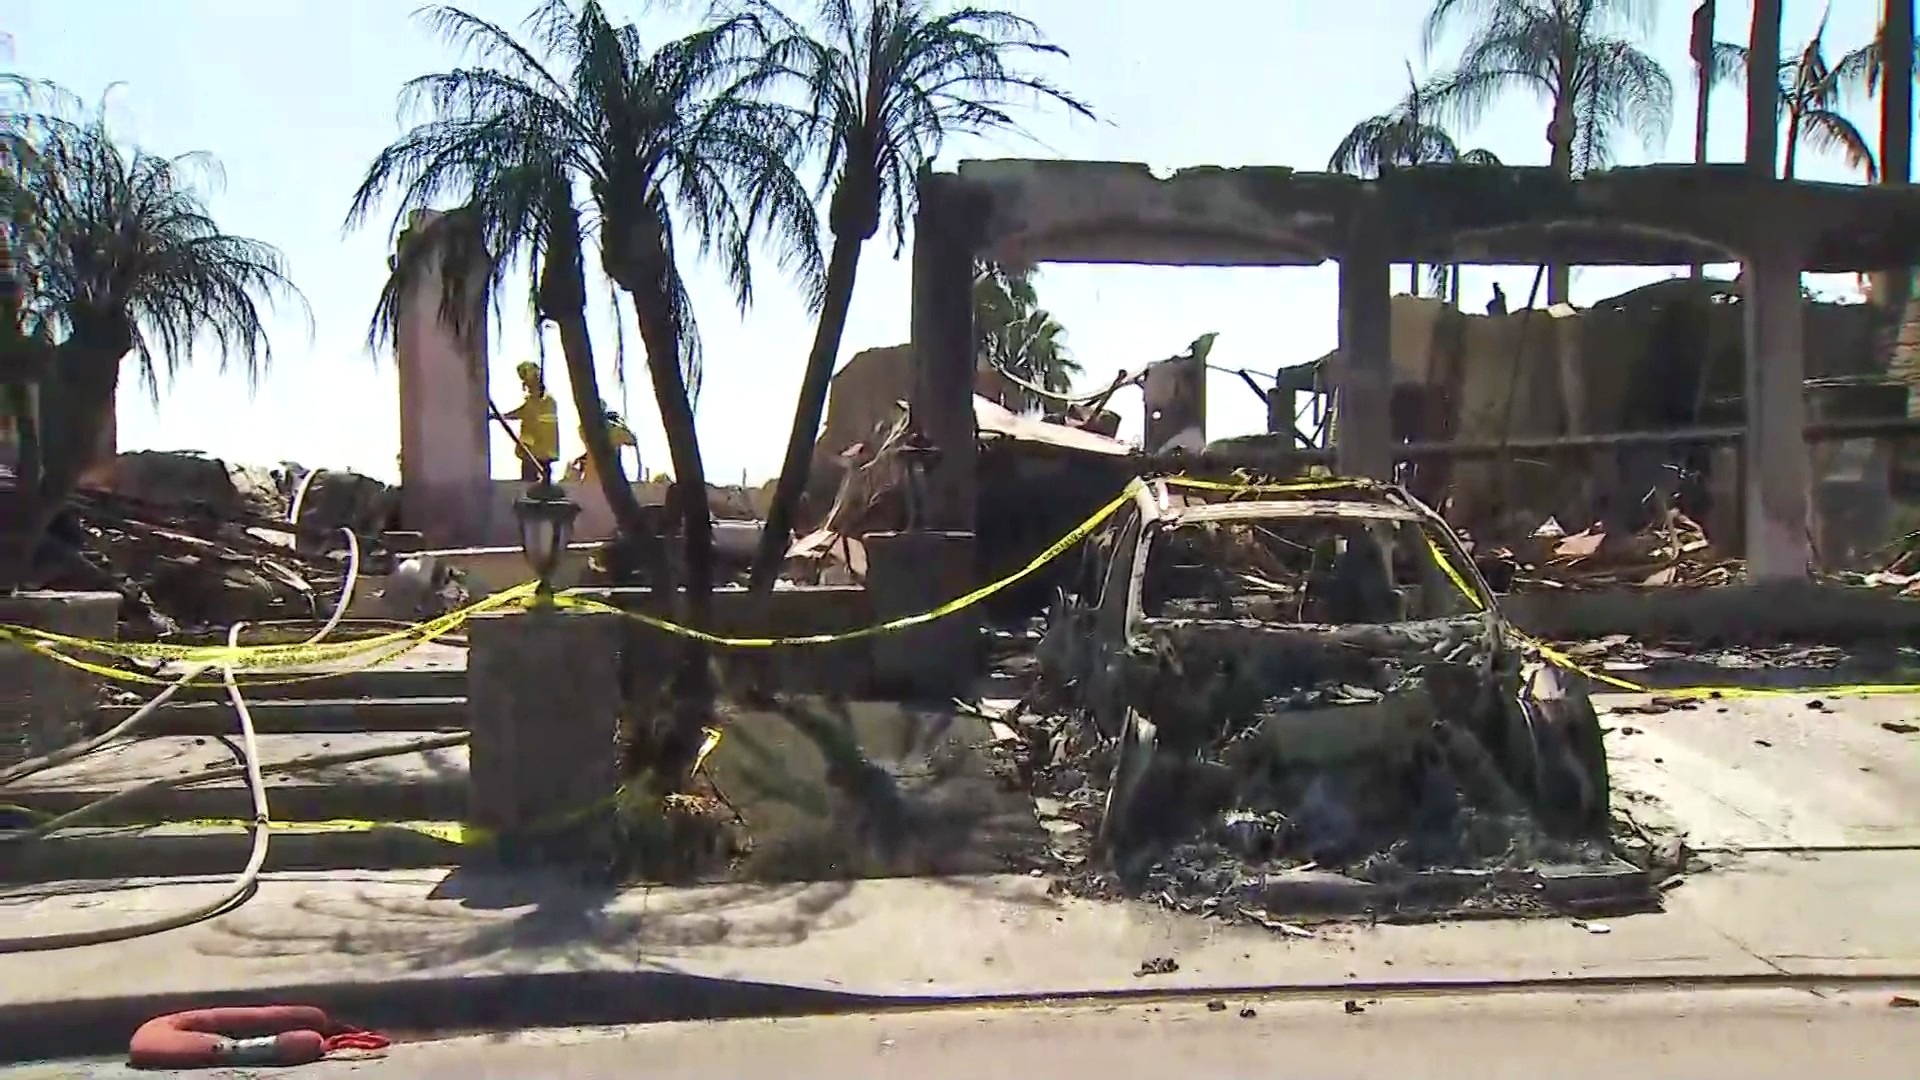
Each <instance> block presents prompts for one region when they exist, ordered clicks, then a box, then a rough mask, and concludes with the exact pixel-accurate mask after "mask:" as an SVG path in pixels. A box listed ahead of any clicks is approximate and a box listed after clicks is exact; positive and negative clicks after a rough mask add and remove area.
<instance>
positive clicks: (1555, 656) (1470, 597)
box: [1426, 533, 1920, 699]
mask: <svg viewBox="0 0 1920 1080" xmlns="http://www.w3.org/2000/svg"><path fill="white" fill-rule="evenodd" d="M1426 541H1427V550H1429V551H1430V552H1432V553H1433V558H1434V561H1435V562H1437V563H1439V564H1440V569H1441V571H1442V572H1443V573H1445V574H1446V575H1447V578H1448V579H1449V580H1451V581H1452V582H1453V584H1454V587H1455V588H1457V589H1459V590H1460V595H1462V596H1464V597H1466V598H1467V601H1468V602H1469V603H1471V604H1472V605H1473V606H1474V609H1475V610H1477V611H1484V610H1485V609H1486V605H1485V604H1484V603H1482V602H1481V600H1480V597H1479V594H1477V593H1476V592H1474V590H1473V587H1472V586H1470V585H1469V584H1468V583H1467V579H1466V577H1465V576H1464V575H1463V574H1461V572H1460V570H1459V568H1458V567H1456V566H1454V565H1453V560H1452V559H1449V558H1447V553H1446V552H1445V551H1444V550H1442V549H1441V547H1440V544H1439V542H1438V541H1436V540H1435V539H1434V538H1433V535H1432V534H1431V533H1427V534H1426ZM1507 633H1509V634H1510V635H1512V636H1513V639H1514V640H1515V641H1517V642H1519V644H1520V645H1521V647H1523V648H1525V649H1528V650H1530V651H1532V652H1534V653H1536V654H1538V655H1539V657H1540V658H1541V659H1542V660H1545V661H1547V662H1548V663H1550V664H1552V665H1553V666H1555V667H1558V668H1563V669H1565V670H1567V671H1571V672H1573V673H1574V674H1576V675H1583V676H1585V677H1587V678H1589V679H1592V680H1593V681H1594V682H1597V683H1600V684H1602V685H1604V686H1611V687H1613V688H1614V689H1616V690H1621V691H1625V692H1627V693H1630V694H1654V695H1658V696H1660V697H1670V698H1686V699H1699V698H1782V697H1805V696H1806V695H1807V694H1809V693H1823V694H1854V695H1859V696H1871V695H1882V694H1920V683H1843V684H1839V685H1832V686H1813V687H1795V688H1781V687H1762V686H1680V687H1656V686H1647V685H1645V684H1643V683H1637V682H1634V681H1633V680H1631V679H1622V678H1620V677H1619V676H1617V675H1609V674H1607V673H1606V672H1604V671H1600V670H1597V669H1595V668H1591V667H1588V666H1586V665H1585V664H1582V663H1580V662H1579V661H1577V660H1575V659H1574V658H1573V657H1571V656H1568V655H1567V654H1566V653H1564V652H1561V651H1560V650H1558V649H1556V648H1554V647H1553V646H1551V645H1548V644H1547V643H1546V642H1544V641H1541V640H1540V639H1539V638H1536V637H1534V636H1533V635H1531V634H1528V633H1527V632H1525V631H1524V630H1521V629H1520V628H1519V627H1517V626H1513V625H1512V624H1508V626H1507Z"/></svg>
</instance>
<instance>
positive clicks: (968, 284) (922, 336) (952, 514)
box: [912, 173, 979, 532]
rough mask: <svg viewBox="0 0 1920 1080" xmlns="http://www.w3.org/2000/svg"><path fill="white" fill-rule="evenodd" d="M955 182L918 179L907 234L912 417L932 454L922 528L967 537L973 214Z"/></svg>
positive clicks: (973, 460) (972, 497)
mask: <svg viewBox="0 0 1920 1080" xmlns="http://www.w3.org/2000/svg"><path fill="white" fill-rule="evenodd" d="M965 196H966V192H965V190H964V189H963V188H961V187H960V181H959V178H958V177H955V176H952V175H948V174H941V173H926V174H923V175H922V176H921V179H920V211H919V214H918V215H917V216H916V217H915V219H914V233H913V324H912V333H913V365H914V379H913V418H914V420H915V422H917V423H918V424H919V426H920V431H921V433H922V434H924V435H926V437H927V438H928V439H929V440H931V441H932V443H933V445H934V446H936V447H938V448H939V450H940V460H939V462H938V463H936V464H935V465H934V467H933V468H931V469H929V470H928V471H927V505H926V507H925V508H924V511H923V512H924V514H925V520H924V521H923V522H922V524H924V525H925V526H926V527H927V528H929V529H935V530H941V531H947V532H972V531H973V526H974V512H975V501H976V498H977V494H976V493H977V484H978V482H979V481H978V478H977V475H976V474H977V470H978V467H979V462H978V451H977V446H978V441H979V434H978V430H977V428H976V427H975V421H974V415H973V392H974V373H975V370H976V368H977V365H978V361H977V359H976V358H975V356H974V343H973V256H974V250H973V237H974V233H975V229H974V215H973V213H972V208H971V207H970V206H969V205H968V200H967V199H966V197H965Z"/></svg>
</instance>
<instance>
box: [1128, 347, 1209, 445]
mask: <svg viewBox="0 0 1920 1080" xmlns="http://www.w3.org/2000/svg"><path fill="white" fill-rule="evenodd" d="M1140 389H1141V396H1142V397H1143V398H1144V399H1145V402H1144V410H1145V414H1146V415H1145V425H1144V427H1145V433H1144V437H1143V440H1142V441H1143V443H1144V446H1143V449H1145V450H1146V452H1147V453H1149V454H1158V453H1163V452H1165V451H1168V450H1186V451H1188V452H1190V453H1195V454H1197V453H1199V452H1200V451H1202V450H1205V449H1206V448H1207V361H1206V357H1205V356H1202V355H1198V354H1195V353H1188V354H1187V355H1185V356H1176V357H1173V358H1172V359H1170V360H1161V361H1159V362H1158V363H1155V364H1152V365H1149V366H1148V368H1147V377H1146V381H1145V382H1144V384H1143V385H1142V386H1141V388H1140Z"/></svg>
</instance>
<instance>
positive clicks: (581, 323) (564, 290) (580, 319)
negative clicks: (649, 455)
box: [539, 193, 647, 545]
mask: <svg viewBox="0 0 1920 1080" xmlns="http://www.w3.org/2000/svg"><path fill="white" fill-rule="evenodd" d="M569 194H570V193H569ZM553 220H554V227H553V235H551V236H550V237H548V241H547V251H546V257H545V259H544V260H543V262H542V265H541V267H540V301H539V302H540V316H541V318H543V319H545V320H547V321H549V322H551V323H553V325H554V328H555V329H556V330H558V331H559V333H560V351H561V353H562V354H563V355H564V356H565V357H566V361H567V384H568V386H569V387H570V388H571V389H572V392H573V408H574V411H575V412H577V413H579V415H580V437H581V440H582V441H583V442H585V443H586V444H587V458H588V460H590V461H592V462H593V470H594V473H595V474H596V475H597V476H598V478H599V484H600V493H601V495H602V496H604V497H605V498H606V500H607V508H608V509H610V510H612V511H613V519H614V521H615V522H616V523H617V524H618V526H619V529H620V534H621V536H622V538H623V539H625V540H626V541H628V542H629V543H632V544H635V545H642V544H645V543H646V539H647V538H646V535H645V534H646V528H647V526H646V518H645V515H644V514H642V512H641V510H640V500H638V499H636V498H635V497H634V494H633V485H632V484H630V483H628V482H627V475H626V471H625V470H624V468H623V467H622V465H621V462H620V451H619V450H618V448H616V447H615V446H614V445H613V438H612V436H611V435H609V434H608V432H607V417H606V408H605V407H604V406H603V405H602V404H601V400H602V399H601V396H600V374H599V371H598V370H597V369H596V368H595V367H594V364H593V338H592V337H591V336H590V335H589V334H588V333H587V282H586V273H585V270H584V269H583V267H582V265H581V252H580V215H579V211H578V210H577V209H575V208H574V207H573V205H572V202H571V199H570V198H569V199H568V201H567V203H566V205H565V206H564V207H562V208H558V209H557V211H556V213H555V214H554V217H553Z"/></svg>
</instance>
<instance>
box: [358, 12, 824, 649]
mask: <svg viewBox="0 0 1920 1080" xmlns="http://www.w3.org/2000/svg"><path fill="white" fill-rule="evenodd" d="M423 15H424V18H425V20H426V22H427V23H428V25H429V26H430V27H431V28H432V29H433V30H435V31H436V32H437V33H439V34H440V35H441V36H442V37H443V38H445V39H446V40H448V41H450V42H452V43H453V44H456V45H458V46H460V47H462V48H463V49H465V50H467V51H468V52H469V53H470V54H472V55H473V56H474V57H475V58H476V59H477V60H478V63H477V64H476V65H475V66H470V67H462V68H458V69H455V70H452V71H447V72H442V73H439V74H433V75H425V76H421V77H420V78H417V79H414V80H412V81H411V82H409V83H408V84H407V86H406V87H405V89H404V90H403V91H402V95H401V97H402V103H403V107H404V108H407V109H410V110H421V111H425V112H426V113H428V114H429V118H428V119H426V120H425V121H423V122H422V123H420V124H419V125H418V126H416V127H414V128H413V129H412V130H410V131H408V132H407V133H406V134H404V135H402V136H401V137H400V138H399V139H398V140H397V141H395V142H394V143H393V144H392V145H391V146H389V147H387V148H386V149H385V150H383V151H382V152H381V153H380V155H379V157H377V158H376V159H375V160H374V162H373V164H372V165H371V166H369V167H368V170H367V175H366V177H365V179H364V180H363V181H362V182H361V185H360V189H359V190H358V191H357V192H356V193H355V195H354V198H353V204H352V208H351V209H350V210H349V212H348V218H347V220H348V223H349V225H353V224H357V223H359V222H361V221H363V220H364V219H365V218H366V217H367V216H368V215H369V214H371V213H372V211H373V208H374V207H375V205H376V204H377V203H378V202H379V201H380V199H381V197H382V196H383V195H385V194H386V193H388V192H389V191H395V190H397V191H398V192H399V193H400V196H401V198H400V202H401V206H400V209H399V213H398V215H397V216H396V226H397V224H398V222H399V221H400V220H404V218H405V216H406V215H407V213H408V212H409V211H410V210H412V209H415V208H419V207H425V206H428V205H430V204H431V203H432V202H433V201H435V200H436V199H440V198H445V197H449V196H450V197H453V198H456V199H458V200H460V201H461V203H462V204H463V205H464V206H465V208H466V214H467V215H468V216H469V217H470V218H471V219H472V220H473V221H474V222H475V223H476V224H477V227H478V229H479V234H480V237H481V239H482V240H483V241H484V243H485V244H486V246H487V247H488V248H490V249H491V250H492V251H494V252H497V253H498V257H497V258H496V259H495V261H494V263H493V273H492V279H491V281H490V283H489V284H490V287H497V286H498V285H499V284H500V283H501V281H502V279H503V278H504V276H505V275H506V274H507V273H508V272H509V271H510V270H511V269H512V268H513V267H514V266H516V265H518V263H519V262H520V261H522V260H524V261H525V263H526V264H527V265H528V266H529V267H530V268H531V269H532V270H533V273H532V274H531V275H530V283H531V290H532V291H531V296H530V300H531V303H532V306H533V309H534V311H535V312H536V314H537V316H538V317H539V319H540V320H541V321H543V322H550V323H552V324H553V325H554V326H555V327H556V329H557V330H558V331H559V337H560V342H561V349H562V351H563V353H564V354H565V357H566V363H567V373H568V376H569V378H570V381H571V383H572V389H573V400H574V405H575V409H576V411H577V412H578V414H579V416H580V418H581V430H582V435H583V437H584V438H585V441H586V444H587V454H588V456H589V457H590V458H591V460H592V461H593V463H594V469H595V472H596V473H597V474H598V476H599V477H600V483H601V485H602V489H603V491H604V493H605V494H606V496H607V500H608V503H609V505H610V506H611V507H612V508H613V510H614V512H615V515H616V517H617V519H618V520H619V522H620V525H621V529H622V531H623V532H624V533H626V534H627V535H628V536H629V537H630V538H634V539H637V538H638V532H639V530H640V529H641V527H642V526H641V524H640V522H641V516H640V511H639V508H638V505H637V503H636V502H635V500H634V496H633V491H632V488H631V486H630V484H629V483H628V481H627V479H626V475H625V472H624V469H623V466H622V464H621V462H620V459H619V455H618V453H617V451H616V449H615V448H614V446H613V443H612V440H611V438H610V437H609V435H608V432H607V427H606V423H605V415H604V410H603V409H602V408H601V406H600V402H601V400H602V396H601V394H600V389H599V381H598V372H597V370H596V368H595V365H594V359H593V350H592V343H591V340H590V337H589V335H588V332H587V324H586V314H585V310H586V290H587V283H586V277H585V271H584V264H585V259H586V257H587V255H588V253H589V251H590V250H591V249H593V248H597V249H598V255H599V260H600V266H601V269H602V270H603V271H604V272H605V273H606V275H607V276H608V277H609V278H610V279H611V280H612V281H613V282H614V283H615V284H616V285H617V286H618V287H619V289H620V290H621V291H623V292H625V293H626V295H627V297H628V299H629V300H630V301H631V303H632V304H633V308H634V314H635V316H636V319H637V322H638V324H639V331H640V339H641V341H642V343H643V344H644V345H645V348H646V354H647V356H646V359H647V372H648V375H649V377H650V379H651V382H652V384H653V392H654V398H655V400H656V402H657V403H658V405H659V409H660V416H661V423H662V427H663V428H664V429H665V434H666V437H667V447H668V454H669V456H670V457H671V459H672V462H673V471H674V475H675V477H676V478H677V480H678V484H677V487H678V499H677V501H678V504H679V506H678V509H679V512H680V517H681V529H682V537H683V543H684V564H685V575H686V579H687V586H688V588H687V595H688V603H689V610H690V613H691V615H692V617H693V618H694V619H696V620H702V619H704V617H705V614H706V611H707V608H708V594H709V592H710V590H711V588H712V580H713V579H712V522H711V517H710V511H709V509H708V506H707V500H706V498H705V495H706V473H705V469H704V468H703V466H702V462H701V454H700V443H699V436H698V433H697V431H696V429H695V425H694V401H695V397H696V395H697V394H698V391H699V382H700V346H699V336H698V332H697V328H696V326H695V323H694V318H693V313H692V311H691V308H690V306H689V303H688V299H687V293H686V288H685V283H684V281H683V280H682V278H681V275H680V270H679V266H678V262H677V259H678V255H679V252H680V247H681V244H682V242H683V237H682V235H681V229H686V230H690V231H691V233H692V237H693V239H694V241H695V242H696V244H697V246H698V247H699V249H700V250H701V251H702V252H707V253H715V254H717V255H718V256H719V257H720V259H721V262H722V264H723V266H724V268H725V270H726V272H727V274H728V277H729V280H730V281H731V283H732V285H733V288H734V292H735V297H736V299H737V300H738V301H739V303H740V305H741V307H742V308H743V309H744V308H745V306H746V305H747V303H748V302H749V300H750V298H751V296H752V259H751V255H752V252H753V246H754V243H755V241H756V240H758V239H760V238H762V237H766V238H771V239H772V240H773V241H774V242H775V243H776V244H777V245H778V250H779V254H780V256H781V259H782V261H783V263H784V264H785V265H786V266H788V267H789V268H792V269H794V270H796V271H797V272H798V273H799V274H800V276H801V278H802V280H803V282H804V283H806V284H807V287H808V288H809V290H810V291H811V292H812V293H813V294H815V295H817V291H818V286H817V282H818V277H819V245H818V239H817V224H816V217H815V213H814V208H813V203H812V199H811V197H810V193H809V192H808V190H807V189H806V187H805V186H804V185H803V184H801V183H800V182H799V180H798V178H797V177H795V175H794V174H793V172H792V170H791V169H790V168H789V167H788V165H787V158H788V155H789V154H790V153H791V152H792V150H793V144H792V141H791V140H792V138H793V132H792V129H791V128H790V127H789V126H787V124H786V120H787V114H786V113H785V112H784V111H782V110H778V109H775V108H773V107H771V106H768V105H763V104H761V103H757V102H754V101H751V100H749V99H746V98H744V97H742V96H740V95H737V94H733V93H729V92H728V90H729V87H730V86H731V85H732V84H733V83H734V82H736V81H737V80H738V77H739V74H740V72H741V70H742V68H741V66H740V63H739V61H738V60H737V59H736V57H737V56H738V54H740V53H741V52H742V51H743V50H742V48H741V47H740V44H739V42H740V40H741V38H742V35H743V34H745V33H746V32H747V31H749V30H750V29H751V25H750V24H749V23H748V21H747V20H744V19H738V18H736V19H729V20H725V21H722V22H719V23H717V24H714V25H711V26H709V27H707V28H705V29H702V30H699V31H696V32H694V33H692V34H690V35H688V36H686V37H682V38H678V39H675V40H671V41H667V42H665V43H664V44H662V45H660V46H659V47H658V48H656V49H653V50H651V51H649V50H648V48H647V47H646V44H645V42H644V41H643V40H642V38H641V36H640V33H639V30H638V29H637V28H636V27H634V26H633V25H632V24H631V23H615V22H614V21H613V20H612V19H611V18H610V17H609V16H608V14H607V13H606V11H605V9H604V8H603V7H602V6H601V4H600V3H599V2H598V0H584V2H582V3H580V4H578V6H575V5H574V4H572V3H569V2H568V0H545V2H544V3H542V4H541V5H540V6H539V7H538V8H537V9H536V10H535V11H534V13H533V14H532V15H531V16H530V17H529V18H528V20H527V23H526V31H527V38H528V40H526V41H524V42H523V41H522V40H520V39H519V38H516V37H515V36H514V35H513V34H512V33H510V32H509V31H507V30H506V29H504V28H502V27H500V26H498V25H495V24H493V23H491V22H488V21H486V20H484V19H481V18H479V17H478V16H475V15H472V14H470V13H468V12H465V11H462V10H460V9H458V8H454V7H444V6H443V7H435V8H431V9H427V10H426V11H425V12H424V13H423ZM420 257H422V258H427V257H438V256H437V255H435V254H434V251H433V248H432V247H430V246H429V247H425V248H423V249H422V250H421V256H420ZM408 269H410V267H409V266H408V264H407V261H406V260H402V262H401V263H400V264H399V266H398V267H397V271H398V272H405V271H407V270H408ZM443 280H444V281H445V282H446V283H447V287H448V289H449V292H448V294H447V304H448V305H449V310H450V313H452V314H455V315H457V314H458V310H457V309H460V308H462V307H463V306H464V305H465V304H466V300H465V298H464V297H463V296H461V295H459V294H458V293H457V290H458V288H459V277H458V275H454V274H449V275H446V276H444V277H443ZM397 295H398V291H397V288H396V287H395V286H394V285H393V284H392V283H390V286H389V290H388V296H389V298H391V297H393V296H397ZM386 302H387V301H383V304H384V303H386ZM383 310H384V309H383ZM386 317H388V316H385V315H383V316H381V318H386ZM377 332H378V330H377V328H376V333H377Z"/></svg>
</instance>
